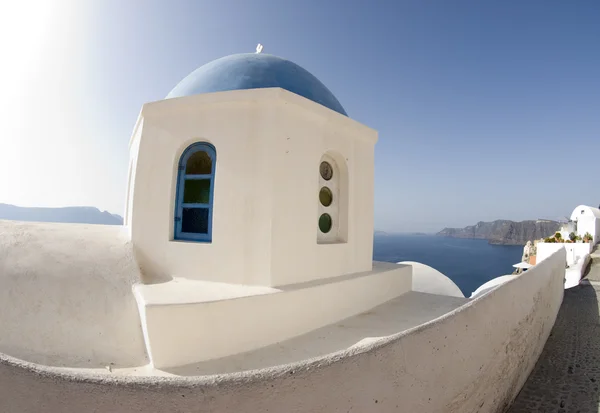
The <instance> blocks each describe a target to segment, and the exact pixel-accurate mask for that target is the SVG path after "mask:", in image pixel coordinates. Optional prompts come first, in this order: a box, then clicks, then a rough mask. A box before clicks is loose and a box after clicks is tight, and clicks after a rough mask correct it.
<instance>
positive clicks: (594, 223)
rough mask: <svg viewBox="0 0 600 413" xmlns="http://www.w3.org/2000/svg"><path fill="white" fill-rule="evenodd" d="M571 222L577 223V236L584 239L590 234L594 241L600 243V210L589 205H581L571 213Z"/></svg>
mask: <svg viewBox="0 0 600 413" xmlns="http://www.w3.org/2000/svg"><path fill="white" fill-rule="evenodd" d="M571 221H574V222H576V223H577V235H579V236H581V237H583V236H584V235H585V234H586V233H587V232H589V233H590V234H591V235H592V237H593V239H594V241H593V242H592V244H597V243H598V242H600V209H598V208H594V207H591V206H587V205H579V206H578V207H577V208H575V209H574V210H573V212H572V213H571Z"/></svg>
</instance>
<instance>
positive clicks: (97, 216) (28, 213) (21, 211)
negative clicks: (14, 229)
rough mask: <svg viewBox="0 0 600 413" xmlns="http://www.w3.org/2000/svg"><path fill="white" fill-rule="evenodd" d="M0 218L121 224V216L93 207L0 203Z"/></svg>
mask: <svg viewBox="0 0 600 413" xmlns="http://www.w3.org/2000/svg"><path fill="white" fill-rule="evenodd" d="M0 219H6V220H10V221H37V222H64V223H79V224H102V225H123V218H122V217H121V216H119V215H116V214H111V213H110V212H107V211H100V210H99V209H98V208H94V207H64V208H27V207H19V206H15V205H9V204H0Z"/></svg>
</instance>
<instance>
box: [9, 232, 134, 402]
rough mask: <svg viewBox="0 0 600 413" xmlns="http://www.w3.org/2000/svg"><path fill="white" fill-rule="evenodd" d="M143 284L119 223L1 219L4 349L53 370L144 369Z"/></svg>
mask: <svg viewBox="0 0 600 413" xmlns="http://www.w3.org/2000/svg"><path fill="white" fill-rule="evenodd" d="M139 279H140V277H139V270H138V267H137V265H136V263H135V260H134V259H133V254H132V251H131V247H130V244H129V242H128V241H127V236H126V234H125V228H124V227H122V226H113V225H106V226H105V225H80V224H50V223H32V222H27V223H25V222H15V221H0V352H3V353H7V354H10V355H12V356H15V357H19V358H22V359H25V360H29V361H32V362H36V363H41V364H46V365H53V366H71V367H104V366H106V365H114V366H136V365H140V364H144V363H145V362H146V356H145V349H144V343H143V338H142V332H141V326H140V321H139V316H138V312H137V307H136V302H135V299H134V297H133V294H132V291H131V288H132V285H133V283H135V282H139ZM0 410H1V409H0ZM1 411H6V410H1ZM14 411H18V410H14Z"/></svg>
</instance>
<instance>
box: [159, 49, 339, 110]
mask: <svg viewBox="0 0 600 413" xmlns="http://www.w3.org/2000/svg"><path fill="white" fill-rule="evenodd" d="M266 87H280V88H282V89H285V90H289V91H290V92H292V93H295V94H297V95H300V96H303V97H305V98H307V99H310V100H312V101H313V102H316V103H319V104H321V105H323V106H325V107H327V108H329V109H331V110H335V111H336V112H338V113H341V114H342V115H344V116H348V115H347V114H346V111H345V110H344V108H343V107H342V105H341V104H340V102H338V100H337V99H336V98H335V96H333V93H331V92H330V91H329V89H327V87H326V86H325V85H324V84H323V83H321V81H319V79H317V78H316V77H315V76H313V75H312V74H310V73H309V72H308V71H307V70H305V69H303V68H301V67H300V66H298V65H297V64H296V63H293V62H290V61H289V60H285V59H282V58H280V57H277V56H273V55H268V54H262V53H243V54H234V55H231V56H225V57H222V58H220V59H217V60H213V61H212V62H210V63H207V64H205V65H204V66H201V67H199V68H198V69H196V70H194V71H193V72H192V73H190V74H189V75H188V76H187V77H186V78H185V79H183V80H182V81H181V82H179V84H178V85H177V86H175V88H174V89H173V90H171V92H169V94H168V95H167V99H169V98H177V97H182V96H190V95H197V94H200V93H211V92H224V91H227V90H242V89H260V88H266Z"/></svg>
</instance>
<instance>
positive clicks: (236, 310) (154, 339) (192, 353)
mask: <svg viewBox="0 0 600 413" xmlns="http://www.w3.org/2000/svg"><path fill="white" fill-rule="evenodd" d="M411 272H412V271H411V267H410V266H404V265H396V264H391V263H377V266H376V267H375V269H374V271H373V273H367V274H363V275H362V276H358V277H354V276H352V277H341V279H336V280H334V281H333V282H325V283H321V282H318V283H308V285H303V284H300V285H297V286H293V287H290V288H288V289H284V290H282V291H280V292H274V293H269V294H263V295H254V296H247V297H240V298H236V299H230V300H220V301H212V302H201V303H190V302H185V301H184V302H178V300H179V299H180V297H179V296H178V295H173V296H172V297H171V299H172V301H169V302H168V303H165V301H168V300H169V297H165V294H168V292H167V291H165V294H161V296H160V303H156V302H153V301H152V300H151V299H150V300H149V299H147V298H149V297H150V296H149V295H145V294H144V291H145V286H138V287H137V288H136V297H137V299H138V303H139V305H140V311H141V312H142V314H141V315H142V318H143V319H144V320H145V328H144V330H145V334H146V336H147V339H148V340H149V341H148V348H149V353H150V354H149V355H150V357H151V360H152V363H153V365H154V366H155V367H156V368H165V367H174V366H179V365H185V364H190V363H195V362H200V361H204V360H210V359H216V358H220V357H226V356H229V355H233V354H238V353H243V352H246V351H250V350H254V349H257V348H260V347H264V346H267V345H270V344H274V343H277V342H280V341H284V340H287V339H289V338H292V337H296V336H299V335H302V334H305V333H307V332H309V331H312V330H315V329H317V328H320V327H323V326H325V325H328V324H331V323H334V322H336V321H339V320H342V319H344V318H348V317H351V316H353V315H356V314H359V313H361V312H364V311H368V310H370V309H371V308H373V307H375V306H377V305H379V304H382V303H384V302H386V301H388V300H391V299H393V298H395V297H397V296H399V295H401V294H403V293H406V292H408V291H410V290H411ZM328 281H329V280H328Z"/></svg>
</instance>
